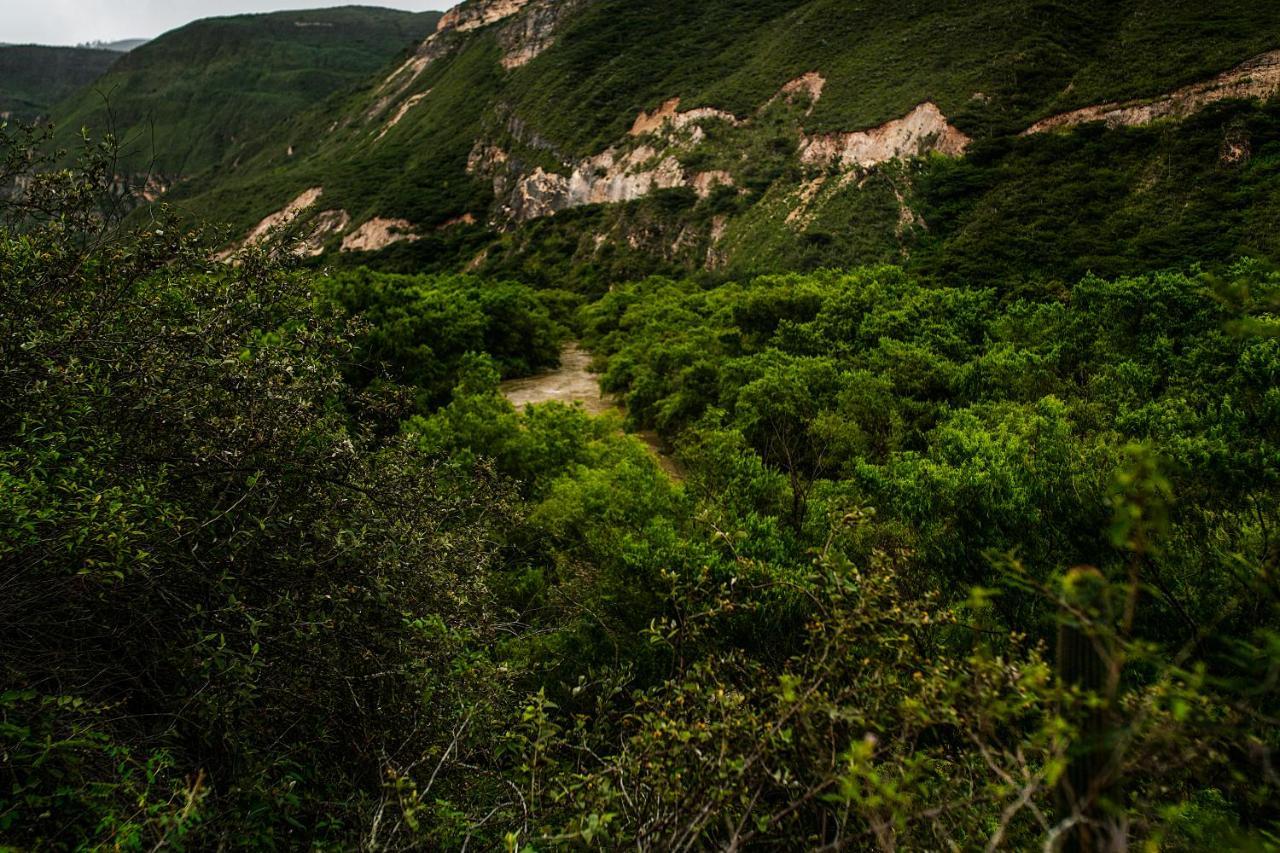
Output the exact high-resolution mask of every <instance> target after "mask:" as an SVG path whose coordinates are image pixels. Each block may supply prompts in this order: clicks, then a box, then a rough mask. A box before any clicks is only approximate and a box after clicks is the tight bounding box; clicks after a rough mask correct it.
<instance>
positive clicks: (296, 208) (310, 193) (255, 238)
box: [245, 187, 324, 243]
mask: <svg viewBox="0 0 1280 853" xmlns="http://www.w3.org/2000/svg"><path fill="white" fill-rule="evenodd" d="M322 195H324V187H312V188H311V189H309V190H306V191H305V192H303V193H302V195H300V196H298V197H297V198H295V199H294V200H293V201H291V202H289V203H288V204H286V205H285V206H284V207H282V208H281V209H280V210H277V211H276V212H275V213H272V214H270V215H269V216H267V217H265V218H263V220H262V221H261V222H259V223H258V224H257V225H255V226H254V228H253V230H252V231H250V232H249V236H248V237H246V238H245V242H246V243H260V242H262V240H263V239H264V238H265V237H266V236H267V235H268V234H270V233H271V232H272V231H275V230H277V229H280V228H284V227H287V226H288V225H291V224H292V223H293V222H294V221H295V220H296V219H297V218H298V217H299V216H301V215H302V213H303V211H305V210H307V209H308V208H311V207H314V206H315V203H316V202H317V201H319V200H320V196H322Z"/></svg>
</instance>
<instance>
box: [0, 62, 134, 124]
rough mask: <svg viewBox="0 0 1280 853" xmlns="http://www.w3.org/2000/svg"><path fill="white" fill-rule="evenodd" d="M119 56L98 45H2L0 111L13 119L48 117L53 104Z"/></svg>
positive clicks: (75, 90)
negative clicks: (89, 46) (88, 46)
mask: <svg viewBox="0 0 1280 853" xmlns="http://www.w3.org/2000/svg"><path fill="white" fill-rule="evenodd" d="M119 58H120V54H119V53H116V52H115V51H112V50H98V49H95V48H84V47H43V46H38V45H14V44H8V45H0V113H7V114H8V117H9V118H10V119H12V120H13V121H27V122H30V121H36V120H37V119H41V118H45V119H47V118H49V115H50V111H51V109H52V108H53V105H54V104H56V103H58V102H59V101H61V100H62V99H63V98H66V97H69V96H70V95H72V94H74V93H75V92H77V91H79V90H80V89H82V88H84V87H85V86H88V85H89V84H90V83H92V82H93V81H94V80H97V79H98V78H99V77H101V76H102V74H103V73H104V72H105V71H106V70H107V69H108V68H110V67H111V64H112V63H113V62H115V61H116V60H117V59H119Z"/></svg>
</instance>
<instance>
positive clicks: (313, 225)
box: [294, 210, 351, 258]
mask: <svg viewBox="0 0 1280 853" xmlns="http://www.w3.org/2000/svg"><path fill="white" fill-rule="evenodd" d="M350 224H351V214H349V213H347V212H346V211H345V210H326V211H323V212H321V213H319V214H317V215H316V218H315V219H313V220H311V222H310V223H309V226H308V229H307V233H306V235H305V236H304V237H303V238H302V240H301V242H299V243H298V245H297V247H296V249H295V250H294V251H295V253H296V254H298V255H301V256H303V257H308V258H315V257H318V256H320V255H322V254H324V244H325V243H326V242H328V240H329V238H330V237H331V236H333V235H334V234H340V233H342V232H343V231H346V230H347V226H348V225H350Z"/></svg>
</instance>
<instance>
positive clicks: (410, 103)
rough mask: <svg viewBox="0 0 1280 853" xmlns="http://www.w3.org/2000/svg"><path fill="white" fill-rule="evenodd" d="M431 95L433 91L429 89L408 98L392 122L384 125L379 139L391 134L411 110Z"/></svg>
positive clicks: (392, 118)
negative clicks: (392, 129)
mask: <svg viewBox="0 0 1280 853" xmlns="http://www.w3.org/2000/svg"><path fill="white" fill-rule="evenodd" d="M430 94H431V90H430V89H428V90H427V91H425V92H419V93H418V94H416V95H413V96H412V97H409V98H406V99H405V101H404V102H403V103H402V104H400V107H399V109H397V110H396V114H395V115H393V116H392V117H391V121H389V122H387V123H386V124H385V125H383V127H382V131H381V132H380V133H379V134H378V139H381V138H382V137H384V136H386V135H387V134H388V133H390V132H391V128H393V127H395V126H396V125H397V124H399V123H400V120H401V119H403V118H404V117H405V116H406V115H408V113H409V110H411V109H413V108H414V107H416V106H417V105H418V104H420V103H422V102H423V100H425V99H426V97H427V95H430ZM375 141H377V140H375Z"/></svg>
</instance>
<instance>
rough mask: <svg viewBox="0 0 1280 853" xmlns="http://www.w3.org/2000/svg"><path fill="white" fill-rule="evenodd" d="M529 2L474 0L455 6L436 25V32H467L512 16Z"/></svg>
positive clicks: (523, 0)
mask: <svg viewBox="0 0 1280 853" xmlns="http://www.w3.org/2000/svg"><path fill="white" fill-rule="evenodd" d="M528 4H529V0H472V2H469V3H463V4H462V5H460V6H454V7H453V8H452V9H450V10H449V11H448V12H445V13H444V17H443V18H441V19H440V23H439V24H438V25H437V26H436V32H438V33H442V32H445V31H447V30H457V31H458V32H461V33H465V32H467V31H468V30H478V29H480V28H481V27H487V26H489V25H490V24H496V23H497V22H498V21H501V20H504V19H506V18H510V17H511V16H512V15H514V14H516V13H517V12H519V11H520V10H521V9H523V8H524V7H525V6H527V5H528Z"/></svg>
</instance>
